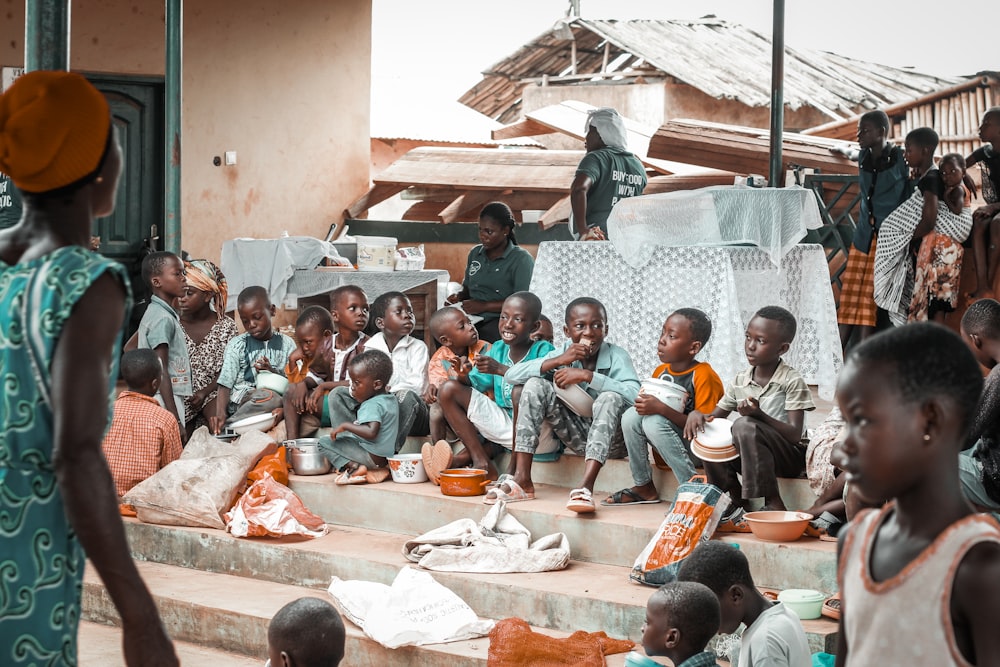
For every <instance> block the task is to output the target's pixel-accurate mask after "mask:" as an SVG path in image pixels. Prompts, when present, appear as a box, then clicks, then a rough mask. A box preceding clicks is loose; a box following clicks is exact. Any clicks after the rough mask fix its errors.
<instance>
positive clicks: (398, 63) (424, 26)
mask: <svg viewBox="0 0 1000 667" xmlns="http://www.w3.org/2000/svg"><path fill="white" fill-rule="evenodd" d="M998 6H1000V5H998V3H997V0H963V1H962V2H959V3H958V4H956V5H953V6H951V5H948V4H947V3H940V2H933V3H932V2H929V1H927V0H925V1H924V2H921V3H903V2H894V1H886V0H834V1H832V2H817V1H815V0H787V1H786V3H785V43H786V44H787V45H789V46H793V47H799V48H812V49H818V50H823V51H833V52H835V53H839V54H840V55H844V56H849V57H852V58H858V59H861V60H870V61H874V62H881V63H884V64H887V65H895V66H912V67H914V68H915V69H917V70H918V71H921V72H926V73H929V74H938V75H951V76H959V75H972V74H975V73H976V72H978V71H982V70H1000V48H996V47H995V46H994V47H993V48H989V47H988V46H987V45H986V44H985V43H986V42H987V41H988V40H989V39H991V36H992V35H993V34H994V33H993V32H992V30H993V26H992V25H990V26H987V25H985V23H984V22H988V21H990V20H993V21H995V20H996V18H997V17H998V16H1000V9H998ZM568 7H569V2H568V0H499V1H496V2H489V3H488V2H485V1H483V0H373V19H372V23H373V26H372V87H373V89H374V91H373V92H374V93H375V94H376V95H377V94H378V93H379V91H380V90H385V89H386V88H387V87H390V86H391V87H393V88H398V87H404V88H408V87H409V85H408V84H409V83H410V82H419V83H421V84H422V85H423V86H425V87H424V91H425V94H426V93H427V86H428V84H429V82H431V81H432V80H433V79H439V82H438V83H437V84H434V85H435V86H436V92H437V93H438V94H441V95H445V96H448V97H449V98H450V99H457V98H458V97H459V96H460V95H461V94H462V93H463V92H465V91H466V90H467V89H468V88H470V87H472V86H473V85H474V84H475V83H476V82H477V81H479V79H480V72H481V71H482V70H484V69H486V68H487V67H489V66H490V65H492V64H493V63H495V62H496V61H498V60H500V59H501V58H503V57H505V56H507V55H509V54H510V53H512V52H514V51H515V50H516V49H518V48H519V47H521V46H522V45H524V44H525V43H527V42H528V41H530V40H531V39H533V38H534V37H536V36H538V35H540V34H541V33H543V32H545V31H546V30H549V29H551V27H552V24H553V23H554V22H555V21H556V20H557V19H559V18H562V17H563V16H564V15H565V13H566V10H567V8H568ZM931 8H936V11H934V12H933V13H931V11H929V10H931ZM581 13H582V15H583V17H584V18H594V19H608V18H616V19H634V18H645V19H676V18H698V17H700V16H704V15H706V14H715V15H716V16H718V17H720V18H723V19H726V20H727V21H732V22H734V23H741V24H743V25H745V26H747V27H749V28H753V29H756V30H758V31H760V32H762V33H764V34H767V35H769V34H770V33H771V27H772V2H771V0H703V1H700V0H688V2H677V1H676V0H582V7H581ZM977 36H978V37H977ZM429 101H430V100H429V99H426V98H425V99H423V100H420V99H417V100H414V103H417V104H424V103H427V102H429Z"/></svg>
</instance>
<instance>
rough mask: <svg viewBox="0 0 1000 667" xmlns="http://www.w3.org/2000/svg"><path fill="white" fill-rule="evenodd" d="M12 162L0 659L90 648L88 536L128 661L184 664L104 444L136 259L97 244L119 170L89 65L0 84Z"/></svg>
mask: <svg viewBox="0 0 1000 667" xmlns="http://www.w3.org/2000/svg"><path fill="white" fill-rule="evenodd" d="M0 171H2V172H3V173H5V174H7V175H8V176H9V177H10V178H11V180H12V181H13V182H14V184H15V185H16V186H17V188H18V189H19V190H20V191H21V193H22V199H23V212H22V215H21V219H20V221H19V222H18V223H17V224H16V225H15V226H14V227H11V228H10V229H6V230H4V231H2V232H0V313H2V314H0V369H2V373H3V377H2V383H0V386H2V389H0V406H2V407H0V516H2V517H4V518H3V521H2V529H0V571H2V572H3V573H4V576H3V579H4V588H5V590H6V591H8V592H10V595H4V596H0V618H2V619H3V622H2V623H0V664H3V665H22V664H35V663H44V664H57V663H58V664H68V665H75V664H76V663H77V646H76V635H77V624H78V622H79V619H80V596H81V588H82V579H83V569H84V550H86V557H88V558H89V559H90V561H91V563H92V564H93V566H94V568H95V569H96V570H97V571H98V573H99V574H100V576H101V579H103V581H104V585H105V587H106V589H107V592H108V594H109V595H110V596H111V599H112V600H113V601H114V603H115V606H116V607H117V608H118V611H119V612H120V614H121V616H122V628H123V631H124V651H125V659H126V662H127V663H128V664H129V665H130V666H131V665H143V666H146V667H149V666H153V667H160V666H161V665H163V666H166V665H177V664H178V663H177V657H176V655H175V654H174V650H173V646H172V644H171V642H170V639H169V637H167V634H166V632H165V630H164V628H163V624H162V623H161V622H160V618H159V615H158V613H157V610H156V605H155V604H154V602H153V598H152V596H151V595H150V593H149V591H148V589H147V588H146V586H145V584H144V583H143V581H142V579H141V578H140V577H139V572H138V571H137V570H136V567H135V563H134V562H133V561H132V558H131V556H130V554H129V549H128V544H127V542H126V539H125V530H124V527H123V525H122V521H121V518H120V517H119V514H118V498H117V496H116V494H115V485H114V482H113V481H112V479H111V473H110V471H109V470H108V465H107V463H106V462H105V460H104V456H103V454H102V453H101V440H102V438H103V436H104V432H105V430H106V429H107V426H108V416H109V413H108V399H109V397H110V394H111V390H112V389H113V387H114V382H115V378H116V376H117V369H118V358H119V354H120V352H121V350H120V347H121V338H122V326H123V324H124V322H125V321H126V315H127V311H128V309H129V301H130V296H129V290H128V279H127V276H126V273H125V270H124V268H123V267H121V266H120V265H118V264H116V263H114V262H112V261H110V260H108V259H105V258H104V257H102V256H101V255H98V254H96V253H94V252H91V251H90V250H88V247H89V245H90V233H91V229H92V225H93V222H94V218H98V217H103V216H106V215H109V214H110V213H111V212H112V211H113V210H114V205H115V194H116V192H117V188H118V179H119V176H120V175H121V171H122V155H121V148H120V147H119V144H118V137H117V135H116V132H115V129H114V126H113V124H112V122H111V110H110V108H109V106H108V102H107V100H106V99H105V98H104V96H103V95H102V94H101V93H100V92H98V91H97V89H95V88H94V87H93V86H92V85H91V84H90V83H88V82H87V80H86V79H84V78H83V77H82V76H80V75H78V74H71V73H67V72H31V73H28V74H25V75H24V76H22V77H20V78H19V79H18V80H17V81H16V82H15V83H14V84H13V86H11V88H10V89H9V90H8V91H7V92H6V93H4V94H3V95H0Z"/></svg>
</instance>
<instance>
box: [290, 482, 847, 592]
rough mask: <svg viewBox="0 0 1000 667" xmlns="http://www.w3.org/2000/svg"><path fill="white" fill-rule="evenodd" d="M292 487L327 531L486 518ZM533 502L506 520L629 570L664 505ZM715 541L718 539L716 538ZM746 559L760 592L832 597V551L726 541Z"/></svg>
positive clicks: (413, 497)
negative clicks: (585, 508)
mask: <svg viewBox="0 0 1000 667" xmlns="http://www.w3.org/2000/svg"><path fill="white" fill-rule="evenodd" d="M290 486H291V487H292V489H293V490H294V491H295V492H296V493H297V494H298V495H299V497H300V498H301V499H302V501H303V502H304V503H305V504H306V506H307V507H309V508H310V509H311V510H312V511H313V512H315V513H316V514H318V515H320V516H321V517H323V518H324V519H325V520H326V521H327V522H328V523H331V524H334V525H340V526H352V527H357V528H365V529H369V530H380V531H387V532H392V533H400V534H403V535H410V536H415V535H420V534H422V533H425V532H427V531H430V530H432V529H434V528H438V527H440V526H443V525H445V524H447V523H450V522H451V521H455V520H457V519H462V518H471V519H473V520H475V521H479V520H480V519H481V518H482V517H483V515H484V514H485V513H486V511H487V510H488V506H486V505H484V504H483V498H482V496H474V497H471V498H456V497H449V496H443V495H442V494H441V491H440V489H439V488H438V487H436V486H434V485H433V484H430V483H429V482H428V483H423V484H395V483H392V482H385V483H383V484H375V485H358V486H337V485H336V484H334V476H333V475H318V476H314V477H300V476H295V475H293V476H292V477H291V480H290ZM535 494H536V497H535V499H534V500H532V501H529V502H522V503H512V504H510V505H509V506H508V509H509V511H510V513H511V514H512V515H513V516H515V517H516V518H517V519H518V521H520V522H521V523H522V524H524V526H525V527H526V528H527V529H528V530H529V531H531V533H532V535H533V536H534V537H536V538H538V537H541V536H543V535H548V534H551V533H556V532H561V533H565V534H566V536H567V538H568V539H569V543H570V548H571V552H572V557H573V559H574V560H579V561H587V562H592V563H601V564H606V565H615V566H619V567H623V568H630V567H631V566H632V564H633V562H634V560H635V558H636V556H638V554H639V553H640V552H641V551H642V549H643V548H644V547H645V546H646V544H647V543H648V542H649V540H650V539H651V538H652V535H653V533H654V531H655V530H656V529H657V528H658V527H659V525H660V522H661V521H662V520H663V515H664V513H665V512H666V511H667V509H668V508H669V503H667V502H663V503H660V504H656V505H637V506H634V507H614V508H607V507H598V511H597V512H596V513H594V514H590V515H578V514H576V513H574V512H571V511H569V510H567V509H566V508H565V504H566V500H567V495H568V489H566V488H564V487H558V486H549V485H543V484H536V486H535ZM720 539H723V538H721V537H720ZM724 539H726V540H728V541H731V542H734V543H738V544H740V546H741V548H742V549H744V552H745V553H746V554H747V557H748V558H749V559H750V563H751V569H752V571H753V574H754V577H755V578H756V581H757V583H758V585H761V586H770V587H774V588H815V589H818V590H822V591H835V590H836V545H835V544H834V543H831V542H820V541H818V540H815V539H811V538H801V539H800V540H798V541H797V542H794V543H781V544H776V543H769V542H763V541H760V540H757V539H756V538H755V537H753V536H752V535H738V536H730V535H726V536H725V537H724Z"/></svg>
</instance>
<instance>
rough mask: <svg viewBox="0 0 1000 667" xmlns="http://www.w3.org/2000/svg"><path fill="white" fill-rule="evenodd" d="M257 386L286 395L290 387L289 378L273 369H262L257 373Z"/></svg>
mask: <svg viewBox="0 0 1000 667" xmlns="http://www.w3.org/2000/svg"><path fill="white" fill-rule="evenodd" d="M257 388H258V389H270V390H271V391H273V392H274V393H276V394H278V395H279V396H284V395H285V390H286V389H288V378H286V377H285V376H284V375H278V374H277V373H272V372H271V371H260V372H259V373H257Z"/></svg>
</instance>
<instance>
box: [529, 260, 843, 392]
mask: <svg viewBox="0 0 1000 667" xmlns="http://www.w3.org/2000/svg"><path fill="white" fill-rule="evenodd" d="M531 291H532V292H534V293H536V294H537V295H538V296H539V297H540V298H541V300H542V304H543V309H544V311H545V314H546V315H548V316H549V317H550V318H551V319H552V321H553V322H554V323H555V324H556V326H555V327H553V329H554V330H555V332H556V343H557V344H559V343H560V342H561V340H563V339H564V336H563V334H562V327H561V326H559V324H560V323H561V322H562V321H563V317H564V311H565V309H566V304H568V303H569V302H570V301H572V300H573V299H575V298H576V297H580V296H591V297H594V298H596V299H599V300H600V301H601V303H603V304H604V305H605V307H606V308H607V311H608V320H609V333H608V340H609V341H610V342H613V343H615V344H617V345H620V346H621V347H623V348H625V349H626V350H628V352H629V354H631V355H632V360H633V361H634V363H635V368H636V370H637V371H638V372H639V375H640V377H649V375H650V374H651V373H652V371H653V369H654V368H655V367H656V365H657V364H658V363H659V360H658V359H657V357H656V343H657V340H658V339H659V337H660V329H661V328H662V327H663V321H664V320H665V319H666V317H667V316H668V315H669V314H670V313H671V312H673V311H674V310H676V309H678V308H684V307H694V308H699V309H701V310H703V311H704V312H705V313H706V314H707V315H708V317H709V318H710V319H711V321H712V337H711V339H710V340H709V342H708V345H706V346H705V348H704V350H703V351H702V353H701V354H700V355H699V358H700V359H702V360H704V361H707V362H709V363H710V364H712V367H713V368H715V371H716V372H717V373H718V374H719V376H720V377H721V378H722V381H723V382H724V383H729V382H731V381H732V380H733V378H735V377H736V373H737V371H739V370H741V369H743V368H744V367H745V366H746V364H747V361H746V357H745V356H744V353H743V341H744V332H745V329H746V325H747V323H748V322H749V321H750V318H751V317H752V316H753V314H754V312H756V311H757V309H759V308H761V307H762V306H769V305H776V306H782V307H784V308H787V309H788V310H790V311H791V312H792V313H793V314H794V315H795V317H796V319H797V320H798V333H797V334H796V336H795V341H794V342H793V343H792V345H791V348H790V349H789V351H788V354H786V355H785V361H787V362H788V363H789V364H791V365H792V366H793V367H795V368H796V369H798V371H799V372H800V373H801V374H802V376H803V377H804V378H805V381H806V382H807V383H808V384H814V385H819V393H820V396H821V397H823V398H824V399H827V400H832V398H833V392H834V388H835V385H836V381H837V374H838V373H839V372H840V368H841V366H842V365H843V355H842V353H841V349H840V336H839V334H838V331H837V313H836V309H835V306H834V301H833V291H832V290H831V288H830V274H829V272H828V269H827V264H826V256H825V254H824V252H823V247H822V246H820V245H813V244H803V245H797V246H795V247H793V248H792V249H791V250H790V251H789V252H788V253H787V254H786V255H785V256H784V257H783V258H782V259H781V266H780V268H778V267H775V266H774V265H773V264H772V263H771V261H770V259H769V258H768V255H767V253H765V252H764V251H763V250H762V249H760V248H754V247H742V246H741V247H737V246H715V247H690V246H682V247H659V248H657V251H656V253H655V254H654V256H653V257H652V259H651V260H650V262H649V263H648V264H646V265H645V266H643V267H641V268H634V267H632V266H630V265H629V264H628V263H626V262H625V261H624V259H622V256H621V255H620V254H619V253H618V251H617V250H616V249H615V246H614V245H613V244H612V243H611V242H608V241H605V242H599V241H588V242H583V243H580V242H570V241H547V242H543V243H541V244H540V245H539V246H538V257H537V258H536V260H535V271H534V274H533V276H532V279H531Z"/></svg>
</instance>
